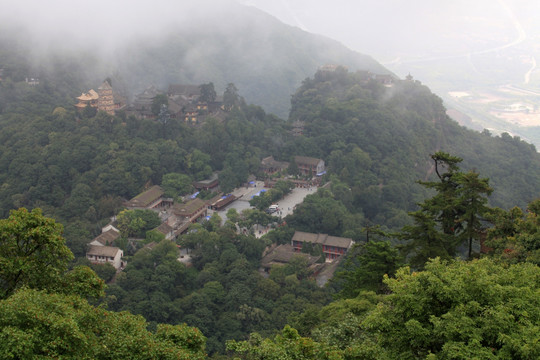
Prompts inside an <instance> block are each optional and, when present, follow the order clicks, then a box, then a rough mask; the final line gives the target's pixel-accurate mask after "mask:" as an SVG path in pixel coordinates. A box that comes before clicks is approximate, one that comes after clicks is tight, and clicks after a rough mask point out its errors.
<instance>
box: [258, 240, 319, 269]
mask: <svg viewBox="0 0 540 360" xmlns="http://www.w3.org/2000/svg"><path fill="white" fill-rule="evenodd" d="M294 257H303V258H305V259H307V261H308V264H307V265H308V266H309V265H312V264H314V263H315V262H317V259H318V258H319V257H316V256H311V255H309V254H306V253H301V252H295V251H294V248H293V247H292V246H291V245H290V244H284V245H280V246H278V247H276V248H275V249H274V250H273V251H271V252H270V253H269V254H268V255H266V256H265V257H263V258H262V260H261V265H262V266H263V267H269V266H271V265H272V264H288V263H289V262H290V261H291V260H292V259H293V258H294Z"/></svg>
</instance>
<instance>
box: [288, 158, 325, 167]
mask: <svg viewBox="0 0 540 360" xmlns="http://www.w3.org/2000/svg"><path fill="white" fill-rule="evenodd" d="M321 161H322V160H321V159H316V158H312V157H308V156H295V157H294V162H296V164H297V165H299V164H305V165H312V166H317V164H319V162H321Z"/></svg>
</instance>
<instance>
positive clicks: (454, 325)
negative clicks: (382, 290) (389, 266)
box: [363, 259, 540, 359]
mask: <svg viewBox="0 0 540 360" xmlns="http://www.w3.org/2000/svg"><path fill="white" fill-rule="evenodd" d="M539 275H540V269H539V268H538V267H537V266H535V265H531V264H519V265H512V266H502V265H500V264H497V263H495V262H494V261H492V260H489V259H482V260H476V261H472V262H462V261H456V262H454V263H450V264H448V263H445V262H443V261H440V260H438V259H437V260H433V261H431V262H429V263H428V264H426V270H425V271H423V272H418V273H410V271H409V269H408V268H404V269H401V270H399V271H398V273H397V275H396V278H395V279H389V278H388V279H386V280H385V282H386V284H387V285H388V287H389V288H390V290H391V291H392V295H389V296H388V297H387V298H386V299H385V301H384V303H383V304H381V305H379V306H378V307H377V308H376V309H375V310H374V311H373V312H372V313H371V314H369V316H368V317H367V318H366V320H365V321H364V323H363V328H364V329H366V330H367V331H369V332H370V333H372V334H373V335H375V337H376V342H377V344H378V346H380V348H381V350H382V353H386V354H387V356H388V357H389V358H400V359H413V358H425V357H427V356H428V355H429V354H434V355H435V356H436V358H442V359H455V358H492V359H508V358H513V359H533V358H536V357H538V356H539V355H540V347H539V346H538V341H537V340H538V336H539V332H538V329H539V319H540V313H539V309H540V306H539V305H540V304H539V299H540V297H539V296H538V295H539V283H538V278H539Z"/></svg>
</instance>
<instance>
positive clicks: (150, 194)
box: [126, 185, 163, 208]
mask: <svg viewBox="0 0 540 360" xmlns="http://www.w3.org/2000/svg"><path fill="white" fill-rule="evenodd" d="M162 195H163V189H161V187H160V186H158V185H154V186H152V187H151V188H150V189H148V190H146V191H145V192H142V193H140V194H139V195H137V196H135V197H134V198H133V199H131V200H129V201H128V202H127V203H126V206H128V207H143V208H144V207H147V206H148V205H150V204H152V203H153V202H154V201H156V200H158V199H159V198H160V197H161V196H162Z"/></svg>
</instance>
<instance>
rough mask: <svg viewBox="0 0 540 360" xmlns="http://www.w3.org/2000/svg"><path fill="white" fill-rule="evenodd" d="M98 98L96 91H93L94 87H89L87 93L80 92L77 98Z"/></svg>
mask: <svg viewBox="0 0 540 360" xmlns="http://www.w3.org/2000/svg"><path fill="white" fill-rule="evenodd" d="M98 98H99V95H98V93H97V92H95V90H94V89H90V91H89V92H87V93H82V94H81V96H79V97H78V98H77V99H79V100H81V101H91V100H97V99H98Z"/></svg>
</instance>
